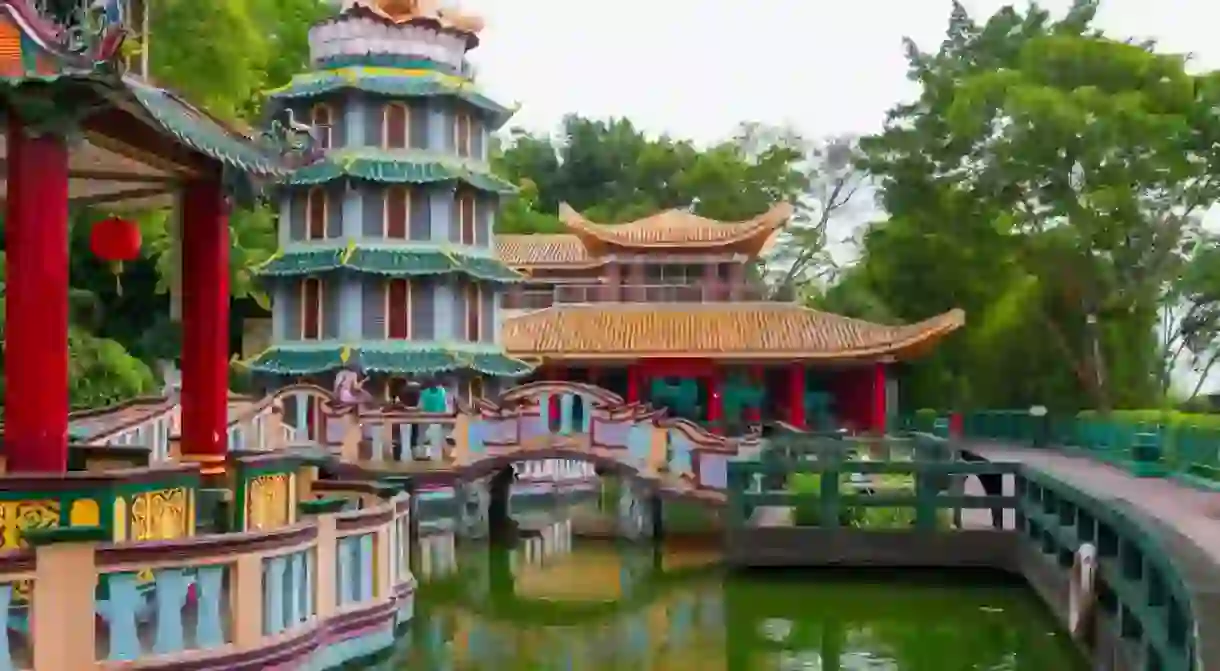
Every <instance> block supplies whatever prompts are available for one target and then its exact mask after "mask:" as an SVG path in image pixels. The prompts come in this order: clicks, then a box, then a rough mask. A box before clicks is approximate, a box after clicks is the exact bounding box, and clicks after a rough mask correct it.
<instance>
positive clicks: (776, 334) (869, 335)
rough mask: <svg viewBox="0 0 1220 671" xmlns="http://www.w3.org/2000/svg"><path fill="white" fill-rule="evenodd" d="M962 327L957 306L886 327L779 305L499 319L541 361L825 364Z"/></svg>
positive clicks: (921, 343)
mask: <svg viewBox="0 0 1220 671" xmlns="http://www.w3.org/2000/svg"><path fill="white" fill-rule="evenodd" d="M964 324H965V313H964V312H962V311H961V310H950V311H949V312H946V313H944V314H941V315H937V316H935V317H932V318H930V319H926V320H923V321H921V322H917V323H914V324H908V325H905V326H885V325H881V324H871V323H869V322H863V321H860V320H855V319H850V318H847V317H841V316H838V315H831V314H827V313H821V312H817V311H815V310H809V309H807V308H803V307H800V306H796V305H789V304H779V303H757V304H747V303H725V304H719V305H715V304H705V305H694V306H692V305H682V304H674V305H656V304H654V305H647V306H640V305H631V306H626V305H622V306H606V307H599V306H581V307H552V308H547V309H544V310H539V311H536V312H531V313H528V314H525V315H521V316H519V317H514V318H511V319H507V320H505V322H504V325H503V332H502V342H503V343H504V346H505V350H506V351H507V352H508V353H510V354H511V355H512V356H517V357H538V358H542V359H544V360H586V361H625V360H635V359H648V358H666V359H674V358H679V359H681V358H689V359H694V358H699V359H714V360H721V361H725V360H741V361H807V362H811V363H812V362H823V363H829V362H850V361H878V360H906V359H909V358H913V357H916V356H919V355H921V354H923V353H926V352H927V351H928V350H929V349H930V348H931V347H933V346H935V344H936V343H937V342H939V341H940V340H941V339H943V338H944V337H945V336H947V335H949V334H951V333H952V332H954V331H956V330H957V329H959V328H961V327H962V326H963V325H964Z"/></svg>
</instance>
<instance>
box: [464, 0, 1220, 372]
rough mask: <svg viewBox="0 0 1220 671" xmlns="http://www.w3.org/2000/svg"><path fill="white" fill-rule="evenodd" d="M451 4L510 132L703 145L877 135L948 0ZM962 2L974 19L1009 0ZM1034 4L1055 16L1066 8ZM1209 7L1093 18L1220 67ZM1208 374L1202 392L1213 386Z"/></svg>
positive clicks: (1112, 5)
mask: <svg viewBox="0 0 1220 671" xmlns="http://www.w3.org/2000/svg"><path fill="white" fill-rule="evenodd" d="M445 4H450V5H452V4H454V2H453V0H449V1H448V2H446V3H445ZM457 4H458V6H460V7H461V8H462V9H464V10H467V11H470V12H473V13H477V14H480V15H482V16H483V17H484V18H485V19H486V21H487V28H486V30H485V31H484V33H483V35H482V42H483V44H482V45H481V46H480V47H479V48H478V49H477V50H476V51H475V52H474V53H473V55H472V60H473V61H474V63H475V64H476V66H477V68H478V72H479V80H480V84H481V85H482V87H483V88H484V90H486V91H487V93H488V94H490V95H491V96H492V97H493V98H495V99H497V100H499V101H500V102H503V103H510V104H511V103H514V102H517V103H520V104H521V106H522V107H521V110H520V111H519V112H518V113H517V116H516V117H514V118H513V120H512V121H510V126H522V127H525V128H527V129H529V130H532V131H550V130H554V129H556V128H557V127H558V124H559V122H560V120H561V119H562V117H563V115H565V114H568V113H577V114H581V115H583V116H587V117H594V118H604V117H611V116H615V117H627V118H630V119H631V120H632V121H633V122H634V123H635V124H636V125H637V126H638V127H640V128H643V129H644V130H645V131H647V132H649V133H651V134H654V135H659V134H662V133H666V134H669V135H671V136H674V137H678V138H688V139H693V140H695V141H696V142H699V143H710V142H715V141H718V140H722V139H725V138H727V137H728V136H729V135H730V134H731V133H732V132H733V130H734V128H735V127H736V125H737V124H738V123H739V122H741V121H755V122H762V123H765V124H775V125H784V124H792V125H793V126H795V127H796V128H797V129H798V130H800V131H801V132H802V133H804V134H805V135H807V136H811V137H816V136H828V135H838V134H843V133H870V132H873V131H875V130H877V129H879V128H880V126H881V123H882V121H883V118H884V115H885V112H886V110H887V109H889V108H890V107H891V106H892V105H893V104H894V103H895V102H897V101H899V100H902V99H906V98H910V97H911V96H913V95H914V94H915V88H914V86H913V85H912V84H911V83H910V82H908V81H907V80H906V64H905V61H904V59H903V56H902V38H903V37H912V38H914V39H915V41H916V42H917V43H918V44H919V45H920V46H921V47H922V48H924V49H928V50H934V49H935V48H936V46H937V44H938V43H939V42H940V40H941V39H942V38H943V36H944V31H945V27H946V25H947V20H948V17H949V11H950V8H951V6H952V3H951V0H752V1H751V2H732V1H730V0H616V1H614V2H593V1H592V0H462V1H461V2H459V3H457ZM964 4H965V5H966V6H967V8H969V10H970V11H971V13H972V14H973V15H974V16H975V17H976V19H980V20H981V19H985V18H986V17H987V16H990V15H991V14H992V13H994V12H995V11H996V10H997V9H999V8H1000V7H1002V6H1004V5H1006V4H1011V3H1009V2H1004V1H1003V0H966V2H965V3H964ZM1015 4H1017V5H1019V6H1025V5H1026V4H1027V3H1024V2H1017V3H1015ZM1040 4H1041V5H1042V6H1044V7H1046V8H1048V9H1050V10H1052V11H1053V12H1055V13H1056V14H1057V15H1061V14H1062V13H1063V12H1064V11H1066V9H1067V7H1068V6H1069V5H1070V4H1071V3H1070V0H1047V1H1046V2H1042V3H1040ZM1214 7H1215V2H1214V1H1213V2H1208V1H1207V0H1103V6H1102V9H1101V14H1100V17H1099V20H1098V24H1099V26H1100V27H1101V28H1103V29H1104V30H1105V31H1106V32H1107V33H1110V34H1111V35H1113V36H1115V37H1139V38H1153V39H1155V40H1157V41H1158V42H1159V43H1160V45H1161V49H1162V50H1164V51H1173V52H1178V53H1189V54H1192V55H1194V56H1195V58H1196V62H1195V67H1196V68H1199V69H1216V68H1220V39H1218V38H1217V37H1216V23H1215V21H1214V20H1213V19H1214V18H1215V17H1216V16H1217V12H1216V11H1215V9H1214ZM1218 214H1220V212H1217V210H1216V209H1213V213H1212V216H1211V217H1209V220H1210V221H1209V223H1212V224H1220V216H1217V215H1218ZM864 216H865V217H867V216H868V215H867V214H866V215H864ZM843 223H844V224H845V228H848V229H850V228H852V223H851V222H843ZM843 248H844V249H846V247H843ZM1175 377H1176V378H1178V379H1176V380H1175V382H1176V383H1177V384H1178V385H1180V386H1193V382H1194V379H1197V378H1195V377H1194V376H1193V375H1191V374H1189V372H1188V371H1187V370H1182V369H1179V375H1177V376H1175ZM1212 378H1213V379H1211V380H1209V381H1208V384H1207V387H1208V388H1214V387H1217V386H1218V381H1217V380H1216V379H1215V378H1216V376H1212Z"/></svg>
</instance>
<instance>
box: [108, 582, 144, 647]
mask: <svg viewBox="0 0 1220 671" xmlns="http://www.w3.org/2000/svg"><path fill="white" fill-rule="evenodd" d="M106 577H107V579H108V580H107V583H108V587H109V590H110V601H109V604H108V606H109V607H108V608H107V612H106V613H105V616H106V621H107V623H108V625H109V630H110V655H109V656H108V659H109V660H111V661H130V660H134V659H139V657H140V652H141V650H140V637H139V635H138V632H137V630H136V616H137V615H138V614H139V612H140V610H142V606H143V605H144V604H143V599H142V598H141V597H140V588H139V583H138V581H137V580H136V574H135V573H111V574H109V575H107V576H106Z"/></svg>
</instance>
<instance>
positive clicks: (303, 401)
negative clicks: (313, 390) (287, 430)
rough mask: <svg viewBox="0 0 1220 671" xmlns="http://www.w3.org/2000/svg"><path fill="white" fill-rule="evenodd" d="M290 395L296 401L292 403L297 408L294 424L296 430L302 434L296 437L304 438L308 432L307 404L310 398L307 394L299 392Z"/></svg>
mask: <svg viewBox="0 0 1220 671" xmlns="http://www.w3.org/2000/svg"><path fill="white" fill-rule="evenodd" d="M292 397H293V399H294V400H295V401H296V403H294V405H295V406H296V409H297V412H296V415H297V418H296V424H295V425H294V426H296V428H297V431H300V432H301V434H302V435H299V436H297V437H298V439H299V438H304V437H305V435H307V434H308V433H309V407H308V406H309V400H310V399H309V396H308V395H307V394H303V393H300V392H297V393H294V394H292Z"/></svg>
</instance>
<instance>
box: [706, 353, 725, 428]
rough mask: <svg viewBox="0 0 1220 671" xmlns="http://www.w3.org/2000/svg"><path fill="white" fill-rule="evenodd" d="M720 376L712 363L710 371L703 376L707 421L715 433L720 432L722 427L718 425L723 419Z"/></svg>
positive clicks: (719, 371)
mask: <svg viewBox="0 0 1220 671" xmlns="http://www.w3.org/2000/svg"><path fill="white" fill-rule="evenodd" d="M721 378H722V373H721V370H720V369H719V368H717V367H715V366H714V365H713V367H712V372H711V373H710V374H709V375H708V376H707V377H706V378H704V380H706V381H707V421H708V424H711V426H712V431H713V432H715V433H720V432H721V431H722V430H723V429H724V427H723V426H721V425H720V423H721V422H722V420H723V419H724V397H723V396H722V395H721V390H720V386H721V385H720V381H721Z"/></svg>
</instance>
